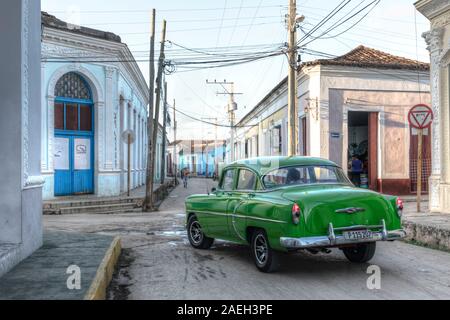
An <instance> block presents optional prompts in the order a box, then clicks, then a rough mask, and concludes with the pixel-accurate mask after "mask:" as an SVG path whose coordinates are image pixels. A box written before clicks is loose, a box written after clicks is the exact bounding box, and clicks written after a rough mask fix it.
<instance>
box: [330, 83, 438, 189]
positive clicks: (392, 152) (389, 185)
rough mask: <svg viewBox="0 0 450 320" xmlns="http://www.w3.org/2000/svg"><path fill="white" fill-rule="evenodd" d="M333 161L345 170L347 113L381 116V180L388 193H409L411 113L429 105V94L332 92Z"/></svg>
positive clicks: (379, 153)
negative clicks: (369, 113)
mask: <svg viewBox="0 0 450 320" xmlns="http://www.w3.org/2000/svg"><path fill="white" fill-rule="evenodd" d="M329 97H330V100H329V108H330V120H329V127H330V132H333V133H339V134H340V138H335V137H333V136H332V135H331V134H330V136H329V144H328V145H329V148H330V150H329V154H330V159H331V160H333V161H335V162H337V163H339V164H340V165H341V166H343V167H346V164H347V161H348V158H347V154H348V143H349V136H348V123H347V121H348V112H349V111H364V112H379V137H378V140H379V141H378V170H377V171H378V177H377V178H378V180H379V183H381V184H382V187H383V186H384V188H382V189H383V190H384V191H385V192H387V193H400V194H408V193H409V190H410V159H409V158H410V127H409V124H408V112H409V110H410V109H411V108H412V107H413V106H414V105H416V104H418V103H421V102H422V103H426V104H429V103H430V94H429V93H419V92H408V91H404V92H401V91H367V90H338V89H333V90H330V94H329Z"/></svg>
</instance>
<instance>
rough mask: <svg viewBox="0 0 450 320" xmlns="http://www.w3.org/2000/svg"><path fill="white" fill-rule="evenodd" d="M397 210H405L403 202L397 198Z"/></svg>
mask: <svg viewBox="0 0 450 320" xmlns="http://www.w3.org/2000/svg"><path fill="white" fill-rule="evenodd" d="M397 209H398V210H403V200H402V199H400V198H397Z"/></svg>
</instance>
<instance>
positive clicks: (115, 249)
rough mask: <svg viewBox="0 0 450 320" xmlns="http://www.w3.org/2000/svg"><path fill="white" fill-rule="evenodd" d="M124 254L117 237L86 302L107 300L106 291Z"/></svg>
mask: <svg viewBox="0 0 450 320" xmlns="http://www.w3.org/2000/svg"><path fill="white" fill-rule="evenodd" d="M121 252H122V242H121V239H120V237H115V238H114V240H113V242H112V243H111V245H110V246H109V249H108V251H107V252H106V254H105V256H104V258H103V260H102V263H101V264H100V266H99V267H98V269H97V274H96V275H95V278H94V280H93V281H92V283H91V286H90V287H89V290H88V292H87V293H86V295H85V296H84V300H105V299H106V289H107V288H108V286H109V283H110V282H111V280H112V277H113V274H114V269H115V267H116V264H117V261H118V260H119V256H120V253H121Z"/></svg>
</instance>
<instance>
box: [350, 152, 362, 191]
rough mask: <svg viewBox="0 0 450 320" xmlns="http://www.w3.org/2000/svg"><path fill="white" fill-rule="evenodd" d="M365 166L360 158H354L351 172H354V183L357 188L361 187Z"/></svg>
mask: <svg viewBox="0 0 450 320" xmlns="http://www.w3.org/2000/svg"><path fill="white" fill-rule="evenodd" d="M363 169H364V165H363V163H362V161H361V160H359V158H358V157H357V156H356V155H354V156H352V163H351V172H352V182H353V184H354V185H355V186H357V187H359V186H361V173H362V172H363Z"/></svg>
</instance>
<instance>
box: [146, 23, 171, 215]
mask: <svg viewBox="0 0 450 320" xmlns="http://www.w3.org/2000/svg"><path fill="white" fill-rule="evenodd" d="M166 27H167V21H166V20H164V21H163V31H162V38H161V49H160V51H159V52H160V54H159V63H158V75H157V77H156V83H157V85H156V102H155V119H154V123H153V136H152V152H151V161H150V162H151V164H150V165H151V170H150V172H151V175H150V179H149V180H150V183H149V185H148V186H147V187H148V189H149V190H148V191H149V192H148V193H147V194H146V198H145V201H144V204H145V209H146V210H154V201H153V200H154V199H153V184H154V177H155V160H156V141H157V139H158V131H159V109H160V104H161V91H162V88H161V87H162V77H163V69H164V59H165V55H164V49H165V43H166Z"/></svg>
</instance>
